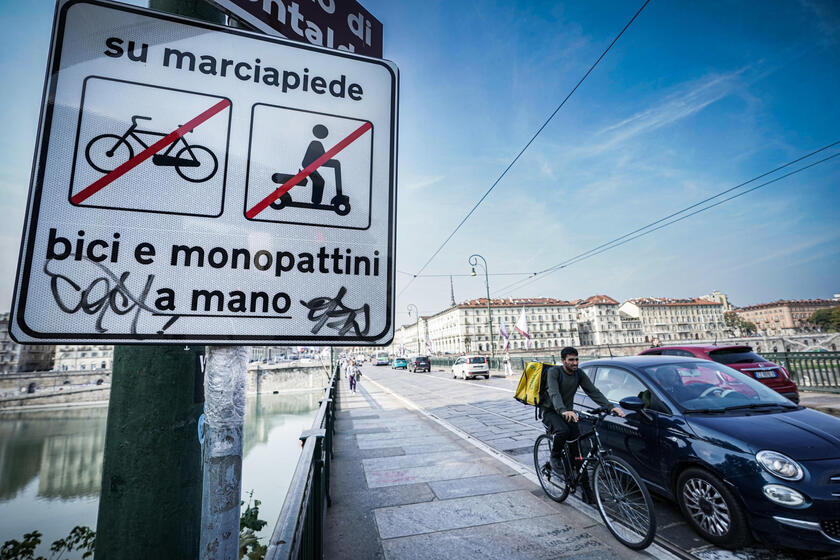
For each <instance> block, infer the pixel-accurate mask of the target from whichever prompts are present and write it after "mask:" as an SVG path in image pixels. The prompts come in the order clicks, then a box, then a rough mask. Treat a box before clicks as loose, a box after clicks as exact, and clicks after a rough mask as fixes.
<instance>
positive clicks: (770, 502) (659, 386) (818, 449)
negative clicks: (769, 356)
mask: <svg viewBox="0 0 840 560" xmlns="http://www.w3.org/2000/svg"><path fill="white" fill-rule="evenodd" d="M582 369H583V370H584V371H585V372H586V374H587V375H588V376H589V378H590V379H592V381H593V382H594V383H595V385H596V386H597V387H598V388H599V389H600V390H601V392H603V393H604V395H605V396H606V397H607V398H608V399H609V400H610V401H613V402H619V403H620V406H621V407H622V408H624V409H625V410H626V411H627V415H626V417H625V418H619V417H609V418H607V419H606V421H605V422H604V423H603V424H602V428H601V429H600V433H601V441H602V443H603V444H604V445H606V446H607V447H608V448H609V449H610V450H611V452H612V453H615V454H616V455H618V456H620V457H622V458H624V459H626V460H627V461H629V462H630V463H631V464H632V466H633V467H634V468H635V469H636V470H637V471H638V473H639V474H640V475H641V476H642V478H643V479H644V480H645V482H646V483H647V484H648V487H649V488H651V490H653V491H655V492H657V493H658V494H661V495H663V496H665V497H667V498H670V499H672V500H675V501H676V502H677V503H678V504H679V506H680V509H681V510H682V513H683V515H684V516H685V518H686V520H687V521H688V524H689V525H690V526H691V527H692V528H693V529H694V530H695V531H696V532H697V533H698V534H700V535H701V536H702V537H703V538H705V539H706V540H707V541H709V542H711V543H713V544H715V545H717V546H721V547H726V548H737V547H740V546H743V545H745V544H747V543H748V542H749V541H750V540H751V538H752V537H754V536H755V537H756V538H758V539H760V540H761V542H764V543H770V544H775V545H779V546H784V547H790V548H796V549H800V550H837V549H838V545H840V510H839V509H838V504H840V418H835V417H833V416H829V415H827V414H823V413H822V412H818V411H816V410H812V409H808V408H804V407H801V406H798V405H797V404H794V403H792V402H791V401H790V400H788V399H786V398H784V397H782V396H781V395H779V394H778V393H777V392H775V391H773V390H771V389H769V388H768V387H767V386H766V385H764V384H762V383H759V382H758V381H756V380H755V379H753V378H752V377H751V376H748V375H746V374H744V373H741V372H739V371H737V370H735V369H732V368H731V367H729V366H726V365H723V364H720V363H718V362H715V361H709V360H701V359H698V358H688V357H682V356H673V355H665V356H634V357H627V358H613V359H604V360H593V361H589V362H586V363H585V364H584V365H583V366H582ZM575 402H576V405H577V406H576V408H579V409H581V410H586V409H588V408H594V407H595V406H597V405H596V403H595V402H593V401H592V400H591V399H589V397H587V396H586V395H585V394H583V393H582V392H579V393H578V394H577V395H576V396H575ZM584 424H586V421H585V420H584Z"/></svg>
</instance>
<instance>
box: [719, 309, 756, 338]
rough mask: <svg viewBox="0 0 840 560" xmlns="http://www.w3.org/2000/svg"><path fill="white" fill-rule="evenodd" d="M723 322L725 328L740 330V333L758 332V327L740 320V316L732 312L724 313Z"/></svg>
mask: <svg viewBox="0 0 840 560" xmlns="http://www.w3.org/2000/svg"><path fill="white" fill-rule="evenodd" d="M723 322H724V323H725V324H726V326H727V327H731V328H736V329H740V330H741V332H745V333H754V332H756V331H757V330H758V327H756V326H755V323H753V322H751V321H745V320H744V319H742V318H741V316H740V315H738V314H737V313H735V312H734V311H727V312H726V313H724V314H723Z"/></svg>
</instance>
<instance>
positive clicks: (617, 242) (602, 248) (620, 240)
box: [495, 141, 840, 294]
mask: <svg viewBox="0 0 840 560" xmlns="http://www.w3.org/2000/svg"><path fill="white" fill-rule="evenodd" d="M838 143H840V141H838V142H834V143H833V144H829V145H828V146H826V147H825V148H820V149H819V150H816V151H815V152H812V153H811V154H808V155H807V156H803V157H801V158H798V159H796V160H793V161H792V162H790V163H787V164H785V165H783V166H780V167H777V168H776V169H775V170H774V171H778V170H779V169H782V168H784V167H787V166H789V165H790V164H791V163H795V162H797V161H801V160H802V159H803V158H805V157H809V156H811V155H814V154H816V153H818V152H821V151H823V150H825V149H827V148H829V147H831V146H834V145H836V144H838ZM838 156H840V152H837V153H835V154H832V155H830V156H828V157H826V158H823V159H821V160H818V161H815V162H814V163H810V164H808V165H806V166H804V167H800V168H799V169H795V170H793V171H790V172H788V173H785V174H784V175H781V176H779V177H776V178H774V179H771V180H769V181H766V182H764V183H761V184H760V185H756V186H754V187H752V188H750V189H747V190H745V191H742V192H739V193H738V194H734V195H732V196H730V197H727V198H724V199H723V200H719V201H717V202H715V203H714V204H710V205H708V206H705V207H703V208H700V209H698V210H695V211H694V212H690V213H688V214H685V215H684V216H680V217H679V218H675V219H673V220H671V221H669V222H666V223H664V224H661V225H658V226H657V227H655V228H652V229H649V230H648V231H644V232H641V231H642V230H644V229H647V228H648V227H650V226H652V225H654V224H660V223H661V222H662V221H664V220H667V219H668V218H670V217H673V216H676V215H678V214H682V213H683V212H685V211H686V210H689V209H691V208H695V207H697V206H698V205H700V204H703V202H708V201H710V200H713V199H715V198H718V197H719V196H721V195H723V194H726V193H728V192H731V191H732V190H734V189H735V188H739V187H741V186H744V185H746V184H748V183H751V182H753V181H755V180H756V179H758V178H761V177H765V176H767V174H768V173H772V171H771V172H768V173H763V174H762V175H759V176H758V177H755V178H753V179H750V180H749V181H747V182H746V183H742V184H741V185H739V186H738V187H733V188H730V189H727V190H725V191H722V192H721V193H719V194H717V195H715V196H713V197H710V198H707V199H706V200H705V201H702V202H699V203H697V204H693V205H692V206H689V207H686V208H684V209H683V210H680V211H679V212H675V213H674V214H671V215H670V216H667V217H665V218H662V219H660V220H657V221H656V222H651V223H650V224H648V225H647V226H645V227H642V228H639V229H637V230H634V231H633V232H630V233H627V234H625V235H622V236H621V237H617V238H615V239H613V240H612V241H608V242H607V243H603V244H601V245H599V246H598V247H596V248H594V249H590V250H589V251H586V252H584V253H580V254H579V255H576V256H574V257H572V258H570V259H567V260H565V261H562V262H560V263H558V264H556V265H554V266H552V267H549V268H546V269H545V270H542V271H540V272H537V273H535V274H534V275H533V276H531V277H530V278H526V279H524V280H518V281H516V282H514V283H512V284H509V285H508V286H505V287H504V288H501V289H499V290H497V291H496V292H495V293H496V294H499V293H502V292H507V291H509V290H512V289H516V288H523V287H525V286H530V285H531V284H533V283H534V282H537V281H539V280H542V278H545V277H546V276H547V275H549V274H552V273H554V272H557V271H558V270H560V269H563V268H566V267H568V266H571V265H573V264H577V263H579V262H581V261H584V260H586V259H589V258H591V257H594V256H596V255H600V254H601V253H604V252H606V251H609V250H610V249H615V248H616V247H619V246H621V245H624V244H625V243H629V242H630V241H633V240H634V239H638V238H640V237H643V236H645V235H648V234H650V233H653V232H655V231H658V230H660V229H662V228H665V227H668V226H670V225H672V224H675V223H677V222H681V221H682V220H685V219H686V218H690V217H692V216H695V215H697V214H700V213H701V212H705V211H706V210H711V209H712V208H715V207H716V206H720V205H721V204H724V203H725V202H729V201H730V200H733V199H735V198H738V197H741V196H744V195H745V194H749V193H751V192H753V191H756V190H758V189H760V188H762V187H766V186H767V185H770V184H772V183H776V182H778V181H781V180H782V179H785V178H787V177H790V176H791V175H796V174H797V173H800V172H802V171H805V170H806V169H810V168H811V167H814V166H816V165H819V164H821V163H825V162H826V161H829V160H831V159H834V158H836V157H838ZM637 232H641V233H637ZM634 233H635V234H636V235H633V234H634ZM628 236H632V237H628ZM517 284H519V285H517Z"/></svg>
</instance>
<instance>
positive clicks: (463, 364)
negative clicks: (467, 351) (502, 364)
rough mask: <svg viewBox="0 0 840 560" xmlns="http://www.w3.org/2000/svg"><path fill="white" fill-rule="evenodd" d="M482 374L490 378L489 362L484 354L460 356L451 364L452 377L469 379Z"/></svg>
mask: <svg viewBox="0 0 840 560" xmlns="http://www.w3.org/2000/svg"><path fill="white" fill-rule="evenodd" d="M481 376H484V379H490V363H489V362H488V361H487V358H485V357H484V356H478V355H475V356H461V357H460V358H458V359H457V360H455V363H454V364H452V377H453V378H455V377H460V378H461V379H471V378H473V377H481Z"/></svg>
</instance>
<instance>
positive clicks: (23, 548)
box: [0, 526, 96, 560]
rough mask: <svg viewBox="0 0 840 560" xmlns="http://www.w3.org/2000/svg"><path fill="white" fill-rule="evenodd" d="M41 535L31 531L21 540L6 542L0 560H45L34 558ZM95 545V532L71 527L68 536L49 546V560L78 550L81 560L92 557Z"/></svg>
mask: <svg viewBox="0 0 840 560" xmlns="http://www.w3.org/2000/svg"><path fill="white" fill-rule="evenodd" d="M41 536H42V535H41V533H40V532H39V531H32V532H31V533H26V534H25V535H23V540H22V541H18V540H15V539H12V540H8V541H6V542H5V543H3V548H0V560H47V558H45V557H43V556H35V549H36V548H38V545H39V544H41ZM95 544H96V532H95V531H93V530H91V528H90V527H79V526H76V527H73V530H72V531H70V534H69V535H67V536H66V537H65V538H63V539H58V540H57V541H55V542H53V543H52V546H50V551H51V552H52V554H51V555H50V558H49V560H60V559H61V557H62V556H63V555H64V553H65V552H72V551H74V550H78V551H79V552H81V553H82V558H90V557H91V556H93V549H94V547H95Z"/></svg>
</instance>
